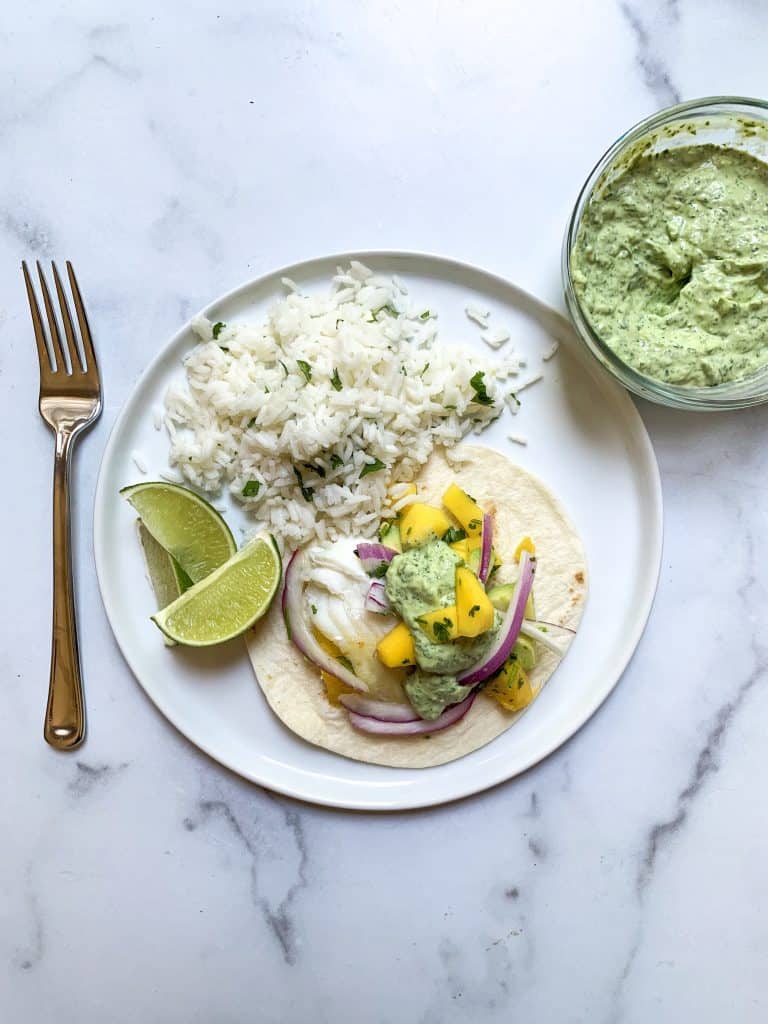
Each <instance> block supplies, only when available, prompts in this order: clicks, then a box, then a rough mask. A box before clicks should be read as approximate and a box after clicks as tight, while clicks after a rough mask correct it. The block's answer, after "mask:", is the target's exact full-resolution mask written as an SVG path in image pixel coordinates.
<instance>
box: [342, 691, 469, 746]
mask: <svg viewBox="0 0 768 1024" xmlns="http://www.w3.org/2000/svg"><path fill="white" fill-rule="evenodd" d="M476 696H477V694H476V693H475V691H474V690H473V691H472V693H470V695H469V696H468V697H465V698H464V700H463V701H461V702H460V703H459V704H454V705H452V706H451V707H449V708H446V709H445V711H444V712H443V713H442V715H440V717H439V718H436V719H435V720H434V722H427V721H425V720H424V719H423V718H419V719H417V720H416V721H413V722H382V721H380V720H379V719H377V718H366V717H365V716H364V715H358V714H356V713H355V712H354V711H350V713H349V721H350V723H351V724H352V725H353V726H354V727H355V728H356V729H359V730H360V732H369V733H374V734H375V735H377V736H423V735H425V734H426V733H430V732H439V731H440V729H447V728H448V726H449V725H453V724H454V722H458V721H459V719H460V718H463V717H464V715H466V713H467V712H468V711H469V709H470V708H471V707H472V704H473V703H474V700H475V697H476Z"/></svg>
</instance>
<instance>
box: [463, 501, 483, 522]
mask: <svg viewBox="0 0 768 1024" xmlns="http://www.w3.org/2000/svg"><path fill="white" fill-rule="evenodd" d="M472 500H473V501H474V499H472ZM482 525H483V521H482V519H470V520H469V522H468V523H467V526H468V527H469V528H470V530H479V529H480V527H481V526H482Z"/></svg>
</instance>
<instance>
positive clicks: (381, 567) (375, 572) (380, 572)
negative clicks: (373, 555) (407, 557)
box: [368, 562, 389, 580]
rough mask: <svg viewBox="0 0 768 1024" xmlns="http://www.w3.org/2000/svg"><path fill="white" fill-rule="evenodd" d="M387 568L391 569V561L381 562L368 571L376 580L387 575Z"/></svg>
mask: <svg viewBox="0 0 768 1024" xmlns="http://www.w3.org/2000/svg"><path fill="white" fill-rule="evenodd" d="M387 569H389V562H379V564H378V565H377V566H376V568H375V569H371V570H370V572H369V573H368V575H369V576H372V577H373V578H374V579H375V580H380V579H383V578H384V577H385V576H386V575H387Z"/></svg>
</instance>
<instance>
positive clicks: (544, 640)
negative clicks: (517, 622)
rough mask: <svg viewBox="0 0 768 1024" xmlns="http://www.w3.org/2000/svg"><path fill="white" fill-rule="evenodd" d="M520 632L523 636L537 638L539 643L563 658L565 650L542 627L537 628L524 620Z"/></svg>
mask: <svg viewBox="0 0 768 1024" xmlns="http://www.w3.org/2000/svg"><path fill="white" fill-rule="evenodd" d="M520 632H521V633H522V634H523V636H527V637H529V638H530V639H531V640H535V641H536V643H537V644H541V646H542V647H546V648H547V650H548V651H552V653H553V654H556V655H557V656H558V657H559V658H562V656H563V654H564V651H563V649H562V648H561V647H558V646H557V644H556V643H555V641H554V640H553V639H552V638H551V637H549V636H547V634H546V633H543V632H542V631H541V630H540V629H536V627H535V626H533V625H531V623H530V622H527V621H526V620H525V619H524V620H523V624H522V625H521V627H520Z"/></svg>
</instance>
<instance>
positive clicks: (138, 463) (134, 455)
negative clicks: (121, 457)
mask: <svg viewBox="0 0 768 1024" xmlns="http://www.w3.org/2000/svg"><path fill="white" fill-rule="evenodd" d="M131 459H132V460H133V464H134V466H135V467H136V469H138V471H139V472H140V473H144V474H146V472H147V463H146V460H145V459H144V456H143V455H142V454H141V452H138V451H135V450H134V451H132V452H131Z"/></svg>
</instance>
